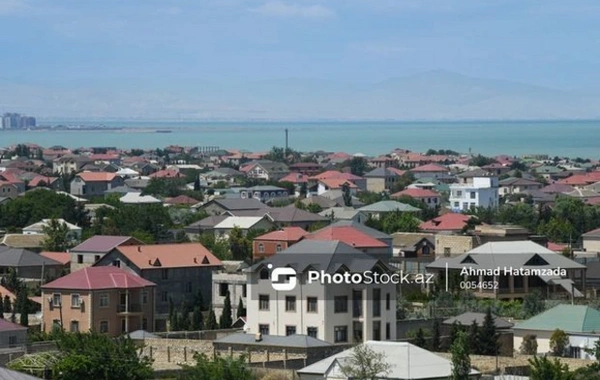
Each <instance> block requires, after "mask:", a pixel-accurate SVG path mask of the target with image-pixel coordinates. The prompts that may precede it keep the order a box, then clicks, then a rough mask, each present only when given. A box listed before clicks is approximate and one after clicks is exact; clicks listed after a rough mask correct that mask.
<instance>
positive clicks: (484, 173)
mask: <svg viewBox="0 0 600 380" xmlns="http://www.w3.org/2000/svg"><path fill="white" fill-rule="evenodd" d="M457 177H459V178H473V177H496V175H495V174H491V173H490V172H488V171H487V170H483V169H475V170H469V171H466V172H464V173H461V174H459V175H458V176H457Z"/></svg>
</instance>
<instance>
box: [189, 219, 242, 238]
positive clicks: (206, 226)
mask: <svg viewBox="0 0 600 380" xmlns="http://www.w3.org/2000/svg"><path fill="white" fill-rule="evenodd" d="M230 216H231V215H230V214H222V215H210V216H207V217H206V218H204V219H201V220H198V221H196V222H194V223H192V224H190V225H188V226H186V227H185V228H184V231H185V234H186V235H187V237H188V238H189V239H190V241H194V240H196V239H198V237H200V235H202V234H203V233H205V232H212V231H213V229H214V228H215V226H216V225H217V224H219V223H221V222H222V221H224V220H225V219H227V218H229V217H230Z"/></svg>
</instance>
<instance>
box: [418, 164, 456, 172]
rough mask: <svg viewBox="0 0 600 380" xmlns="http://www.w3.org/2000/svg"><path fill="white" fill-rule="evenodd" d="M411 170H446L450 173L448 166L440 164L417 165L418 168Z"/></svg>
mask: <svg viewBox="0 0 600 380" xmlns="http://www.w3.org/2000/svg"><path fill="white" fill-rule="evenodd" d="M410 171H411V172H417V173H420V172H434V173H435V172H444V173H448V172H449V170H448V168H447V167H445V166H442V165H438V164H427V165H422V166H417V167H416V168H413V169H410Z"/></svg>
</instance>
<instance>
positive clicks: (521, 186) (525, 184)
mask: <svg viewBox="0 0 600 380" xmlns="http://www.w3.org/2000/svg"><path fill="white" fill-rule="evenodd" d="M498 184H499V187H500V195H509V194H521V193H523V192H525V191H530V190H539V189H541V188H542V187H544V185H543V184H541V183H540V182H537V181H533V180H530V179H527V178H517V177H511V178H506V179H503V180H502V181H499V182H498Z"/></svg>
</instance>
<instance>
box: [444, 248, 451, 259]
mask: <svg viewBox="0 0 600 380" xmlns="http://www.w3.org/2000/svg"><path fill="white" fill-rule="evenodd" d="M449 256H450V247H444V257H449Z"/></svg>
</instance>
